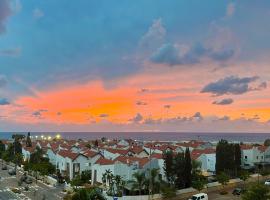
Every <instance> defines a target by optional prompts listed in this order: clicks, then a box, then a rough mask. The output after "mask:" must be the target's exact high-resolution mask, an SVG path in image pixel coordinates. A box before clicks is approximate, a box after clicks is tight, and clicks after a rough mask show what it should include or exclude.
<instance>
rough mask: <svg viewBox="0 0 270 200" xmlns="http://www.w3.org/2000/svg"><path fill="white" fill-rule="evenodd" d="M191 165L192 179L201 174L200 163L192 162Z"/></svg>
mask: <svg viewBox="0 0 270 200" xmlns="http://www.w3.org/2000/svg"><path fill="white" fill-rule="evenodd" d="M191 165H192V170H191V174H192V177H196V176H197V175H198V174H201V167H202V163H201V162H200V161H198V160H192V161H191Z"/></svg>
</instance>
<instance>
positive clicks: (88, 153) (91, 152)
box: [83, 150, 99, 158]
mask: <svg viewBox="0 0 270 200" xmlns="http://www.w3.org/2000/svg"><path fill="white" fill-rule="evenodd" d="M83 154H84V155H85V156H87V157H88V158H93V157H95V156H96V155H98V154H99V153H98V152H95V151H91V150H86V151H84V153H83Z"/></svg>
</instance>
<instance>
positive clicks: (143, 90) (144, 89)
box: [139, 88, 149, 92]
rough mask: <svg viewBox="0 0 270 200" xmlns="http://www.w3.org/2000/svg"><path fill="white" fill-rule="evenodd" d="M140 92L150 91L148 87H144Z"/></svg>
mask: <svg viewBox="0 0 270 200" xmlns="http://www.w3.org/2000/svg"><path fill="white" fill-rule="evenodd" d="M139 92H149V89H147V88H142V89H141V90H140V91H139Z"/></svg>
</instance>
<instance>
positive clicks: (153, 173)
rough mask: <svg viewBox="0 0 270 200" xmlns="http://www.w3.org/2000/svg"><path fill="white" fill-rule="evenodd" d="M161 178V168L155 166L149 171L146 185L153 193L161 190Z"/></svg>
mask: <svg viewBox="0 0 270 200" xmlns="http://www.w3.org/2000/svg"><path fill="white" fill-rule="evenodd" d="M160 185H161V180H160V178H159V169H157V168H153V169H151V170H150V171H149V177H148V179H147V180H146V186H147V188H148V190H149V191H150V193H151V194H155V193H159V192H160Z"/></svg>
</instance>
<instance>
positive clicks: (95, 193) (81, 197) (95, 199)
mask: <svg viewBox="0 0 270 200" xmlns="http://www.w3.org/2000/svg"><path fill="white" fill-rule="evenodd" d="M64 199H68V200H106V199H105V197H104V196H103V195H102V193H101V191H100V190H99V189H98V188H82V189H79V190H77V191H76V192H75V194H73V195H66V196H65V197H64Z"/></svg>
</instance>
